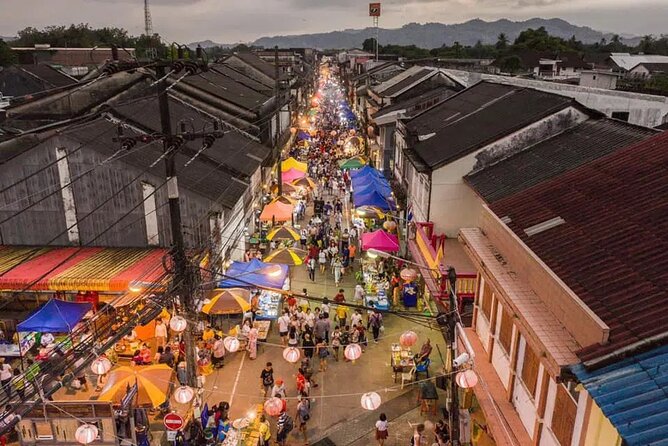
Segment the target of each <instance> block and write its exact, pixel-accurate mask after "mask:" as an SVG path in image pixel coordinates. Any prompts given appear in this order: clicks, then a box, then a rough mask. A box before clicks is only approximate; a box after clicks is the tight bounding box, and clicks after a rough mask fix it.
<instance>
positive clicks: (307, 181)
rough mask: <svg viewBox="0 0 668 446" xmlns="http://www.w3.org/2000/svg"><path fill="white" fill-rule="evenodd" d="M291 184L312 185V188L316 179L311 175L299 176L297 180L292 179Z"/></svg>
mask: <svg viewBox="0 0 668 446" xmlns="http://www.w3.org/2000/svg"><path fill="white" fill-rule="evenodd" d="M291 184H292V185H293V186H302V187H310V188H311V189H313V188H314V187H315V181H313V180H312V179H310V178H309V177H303V178H297V179H296V180H294V181H292V183H291Z"/></svg>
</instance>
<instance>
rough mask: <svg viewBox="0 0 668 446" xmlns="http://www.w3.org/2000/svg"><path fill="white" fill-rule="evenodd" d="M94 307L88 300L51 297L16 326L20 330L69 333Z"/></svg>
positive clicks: (23, 331)
mask: <svg viewBox="0 0 668 446" xmlns="http://www.w3.org/2000/svg"><path fill="white" fill-rule="evenodd" d="M91 308H93V305H92V304H90V303H88V302H66V301H64V300H58V299H51V300H50V301H48V302H47V303H46V304H45V305H44V306H43V307H42V308H39V309H37V310H36V311H34V312H33V313H32V314H31V315H30V316H28V318H27V319H26V320H24V321H23V322H21V323H20V324H18V325H17V326H16V331H18V332H22V333H25V332H31V331H36V332H39V333H68V332H70V331H72V329H73V328H74V326H75V325H76V324H77V323H79V321H80V320H81V319H83V317H84V315H85V314H86V313H88V312H89V311H90V309H91Z"/></svg>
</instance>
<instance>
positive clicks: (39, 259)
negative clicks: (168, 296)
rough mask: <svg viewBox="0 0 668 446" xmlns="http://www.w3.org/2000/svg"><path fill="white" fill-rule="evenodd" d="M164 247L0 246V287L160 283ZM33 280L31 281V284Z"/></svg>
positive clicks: (122, 287)
mask: <svg viewBox="0 0 668 446" xmlns="http://www.w3.org/2000/svg"><path fill="white" fill-rule="evenodd" d="M166 255H167V250H166V249H141V248H76V247H68V248H40V247H22V246H0V290H6V291H8V290H11V291H20V290H23V289H26V288H27V287H29V286H30V288H29V289H30V290H33V291H101V292H105V291H106V292H124V291H127V290H128V288H130V285H132V286H133V287H139V288H144V287H148V286H151V285H154V284H157V283H160V282H161V281H162V279H163V277H164V273H165V270H164V268H163V261H162V259H163V257H164V256H166ZM33 282H34V283H33Z"/></svg>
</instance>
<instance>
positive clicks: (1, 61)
mask: <svg viewBox="0 0 668 446" xmlns="http://www.w3.org/2000/svg"><path fill="white" fill-rule="evenodd" d="M14 63H16V54H14V51H12V49H11V48H10V47H9V45H7V43H5V41H4V40H2V39H0V67H7V66H9V65H12V64H14Z"/></svg>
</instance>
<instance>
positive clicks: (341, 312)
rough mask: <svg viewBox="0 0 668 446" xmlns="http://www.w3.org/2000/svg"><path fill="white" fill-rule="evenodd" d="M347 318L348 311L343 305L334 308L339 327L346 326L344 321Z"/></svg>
mask: <svg viewBox="0 0 668 446" xmlns="http://www.w3.org/2000/svg"><path fill="white" fill-rule="evenodd" d="M347 318H348V310H346V307H344V306H343V305H339V306H337V307H336V319H337V323H338V325H339V327H345V326H346V319H347Z"/></svg>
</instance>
